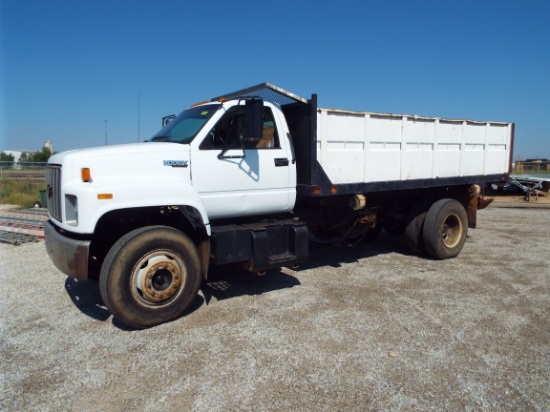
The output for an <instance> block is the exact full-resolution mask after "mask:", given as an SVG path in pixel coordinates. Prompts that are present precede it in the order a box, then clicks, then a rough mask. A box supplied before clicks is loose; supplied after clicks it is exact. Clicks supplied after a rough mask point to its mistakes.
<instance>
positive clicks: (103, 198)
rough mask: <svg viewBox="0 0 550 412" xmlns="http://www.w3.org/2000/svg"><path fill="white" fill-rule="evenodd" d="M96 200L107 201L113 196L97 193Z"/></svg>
mask: <svg viewBox="0 0 550 412" xmlns="http://www.w3.org/2000/svg"><path fill="white" fill-rule="evenodd" d="M97 198H98V199H99V200H107V199H112V198H113V194H112V193H99V194H98V195H97Z"/></svg>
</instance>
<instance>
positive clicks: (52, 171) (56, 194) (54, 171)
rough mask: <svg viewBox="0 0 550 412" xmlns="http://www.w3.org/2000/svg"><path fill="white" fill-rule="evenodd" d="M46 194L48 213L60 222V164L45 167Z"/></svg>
mask: <svg viewBox="0 0 550 412" xmlns="http://www.w3.org/2000/svg"><path fill="white" fill-rule="evenodd" d="M46 196H48V213H49V214H50V216H51V217H53V218H54V219H55V220H58V221H59V222H61V165H48V168H47V169H46Z"/></svg>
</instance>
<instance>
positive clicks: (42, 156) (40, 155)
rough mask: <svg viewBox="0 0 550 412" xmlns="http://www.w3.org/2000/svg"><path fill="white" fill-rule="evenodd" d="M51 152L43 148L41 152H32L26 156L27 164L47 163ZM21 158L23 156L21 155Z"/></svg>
mask: <svg viewBox="0 0 550 412" xmlns="http://www.w3.org/2000/svg"><path fill="white" fill-rule="evenodd" d="M51 155H52V152H51V150H50V149H48V148H47V147H43V148H42V150H41V151H39V152H34V153H31V154H29V155H28V157H27V160H26V161H27V162H47V161H48V159H49V158H50V156H51ZM21 156H23V155H21Z"/></svg>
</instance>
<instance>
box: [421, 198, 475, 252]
mask: <svg viewBox="0 0 550 412" xmlns="http://www.w3.org/2000/svg"><path fill="white" fill-rule="evenodd" d="M467 233H468V218H467V216H466V210H465V209H464V207H463V206H462V204H461V203H460V202H458V201H457V200H455V199H441V200H438V201H437V202H435V203H434V204H433V205H432V206H431V207H430V209H429V210H428V213H427V215H426V220H425V221H424V229H423V236H424V246H425V247H426V252H428V254H429V255H430V256H431V257H433V258H435V259H449V258H452V257H455V256H456V255H458V254H459V253H460V251H461V250H462V247H463V246H464V242H466V235H467Z"/></svg>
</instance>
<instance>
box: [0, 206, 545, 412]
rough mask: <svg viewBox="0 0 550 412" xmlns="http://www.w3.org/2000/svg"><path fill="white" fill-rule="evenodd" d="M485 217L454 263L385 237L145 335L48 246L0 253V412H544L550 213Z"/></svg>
mask: <svg viewBox="0 0 550 412" xmlns="http://www.w3.org/2000/svg"><path fill="white" fill-rule="evenodd" d="M478 218H479V221H478V224H479V228H478V229H475V230H470V232H469V238H468V241H467V242H466V245H465V247H464V250H463V251H462V253H461V254H460V255H459V257H458V258H455V259H452V260H447V261H433V260H429V259H423V258H419V257H416V256H413V255H411V254H409V252H408V251H407V248H406V245H405V242H404V239H400V238H390V237H387V236H384V235H382V236H381V237H380V238H379V239H378V240H377V241H376V242H374V243H373V244H371V245H369V246H368V247H367V246H366V245H365V246H361V247H355V248H334V249H325V250H314V251H312V254H311V259H310V261H309V263H308V264H307V265H305V266H303V267H302V268H300V269H298V270H297V271H292V270H289V269H282V270H274V271H270V272H268V274H267V275H265V276H263V277H255V276H254V275H251V274H248V273H246V272H241V271H238V270H236V269H233V268H223V269H218V270H217V271H216V272H215V273H214V274H213V278H212V279H211V280H210V281H209V283H208V284H205V285H203V287H202V291H201V296H200V297H198V298H197V299H196V301H195V303H194V305H193V307H192V308H191V309H190V310H189V311H188V313H187V314H186V315H185V316H183V317H182V318H180V319H178V320H176V321H174V322H171V323H169V324H164V325H161V326H157V327H155V328H151V329H148V330H144V331H135V330H130V329H128V328H126V327H124V326H123V325H121V324H120V323H118V322H117V321H116V320H113V318H112V317H111V316H110V314H109V313H108V312H107V310H106V309H105V307H104V306H103V305H102V302H101V297H100V295H99V290H98V286H97V283H94V282H77V281H74V280H72V279H67V278H66V277H65V276H64V275H63V274H61V273H60V272H59V271H57V270H56V269H55V268H54V266H53V265H52V263H51V262H50V261H49V259H48V257H47V254H46V251H45V248H44V243H43V242H39V243H32V244H24V245H21V246H17V247H14V246H9V245H3V244H0V261H1V267H0V284H1V285H2V292H1V294H0V310H1V312H0V313H1V315H0V351H1V355H0V356H1V357H0V409H1V410H5V411H31V410H36V411H38V410H41V411H42V410H43V411H59V410H75V411H76V410H78V411H82V410H104V411H107V410H109V411H128V410H143V411H148V410H149V411H160V410H178V411H187V410H189V411H227V410H251V411H252V410H253V411H262V410H312V411H318V410H326V411H334V410H349V411H353V410H361V411H363V410H411V409H414V410H436V411H441V410H453V411H454V410H466V411H478V410H480V411H481V410H482V411H485V410H494V411H503V410H508V411H515V410H522V411H530V410H533V411H549V410H550V261H549V259H550V209H528V208H525V209H509V208H496V207H490V208H489V209H487V210H485V211H482V212H480V213H479V215H478Z"/></svg>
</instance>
